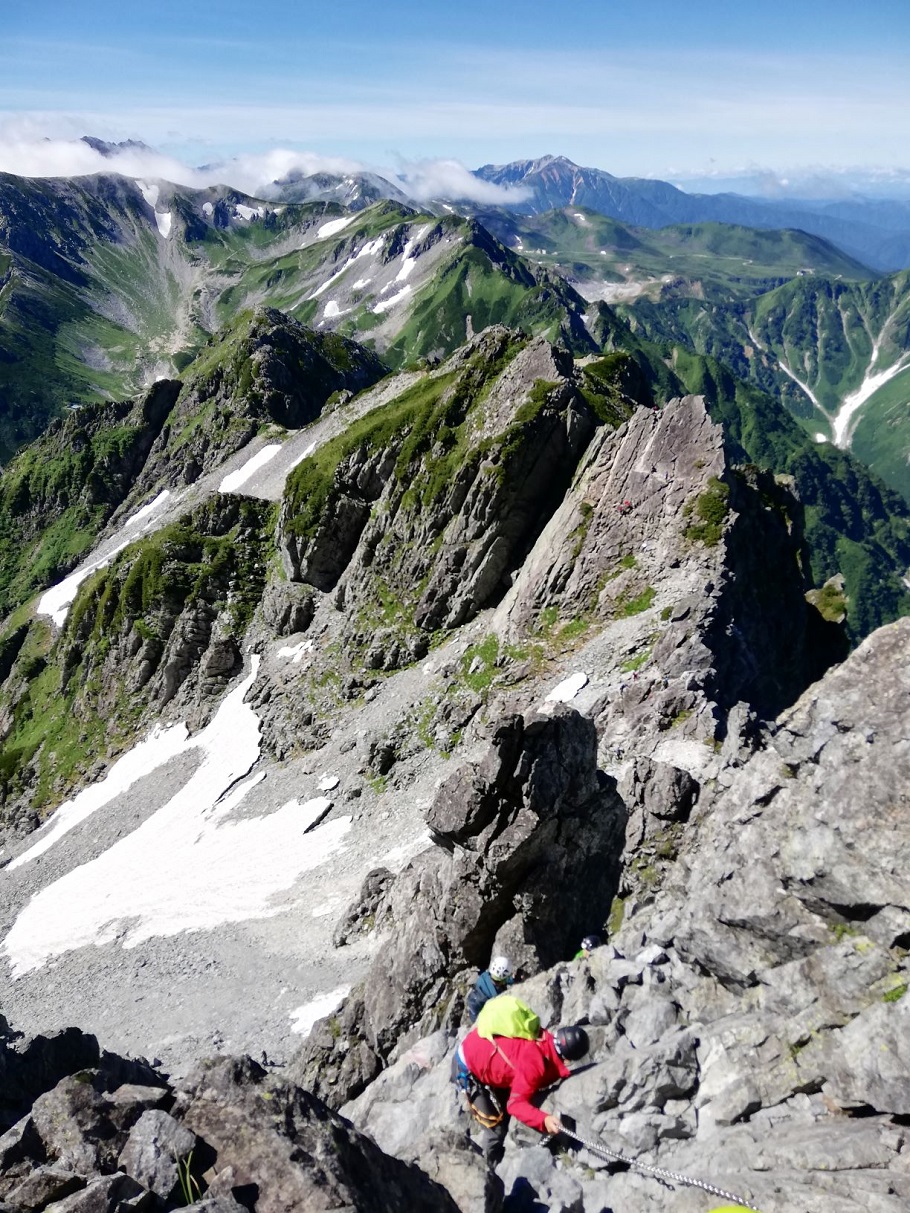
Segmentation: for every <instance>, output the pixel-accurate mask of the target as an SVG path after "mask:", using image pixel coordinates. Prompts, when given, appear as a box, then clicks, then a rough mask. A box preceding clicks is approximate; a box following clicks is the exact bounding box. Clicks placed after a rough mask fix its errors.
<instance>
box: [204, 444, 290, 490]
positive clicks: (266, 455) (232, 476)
mask: <svg viewBox="0 0 910 1213" xmlns="http://www.w3.org/2000/svg"><path fill="white" fill-rule="evenodd" d="M280 450H281V443H280V442H272V443H269V445H268V446H264V447H261V448H260V449H259V450H258V451H257V452H256V454H255V455H253V456H252V458H251V459H248V460H247V461H246V463H245V464H244V465H243V467H242V468H238V469H237V471H236V472H228V474H227V476H225V478H224V479H223V480H222V482H221V484H219V485H218V492H219V493H232V492H234V490H235V489H239V488H240V486H241V485H242V484H246V482H247V481H248V480H249V479H250V477H251V476H254V475H255V474H256V473H257V472H258V471H259V469H260V468H262V467H265V465H266V464H267V463H268V462H269V460H270V459H274V458H275V456H276V455H277V454H278V452H279V451H280Z"/></svg>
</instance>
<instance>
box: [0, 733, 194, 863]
mask: <svg viewBox="0 0 910 1213" xmlns="http://www.w3.org/2000/svg"><path fill="white" fill-rule="evenodd" d="M188 737H189V731H188V730H187V727H186V725H185V724H175V725H172V726H171V727H170V728H166V729H163V728H161V726H160V725H155V727H154V728H153V729H152V731H151V733H149V735H148V737H146V738H145V740H144V741H140V742H138V743H137V744H136V745H134V746H133V748H132V749H131V750H130V751H129V753H127V754H124V755H123V757H122V758H119V759H118V760H117V762H115V763H114V765H113V766H112V767H111V769H110V770H109V771H108V773H107V775H106V776H105V777H104V779H102V780H101V781H100V782H99V783H93V784H90V785H89V787H87V788H84V789H83V790H82V791H81V792H80V793H79V795H78V796H76V797H75V799H74V800H67V801H66V802H65V803H64V804H62V805H61V806H60V808H59V809H58V810H57V812H56V813H55V814H54V816H53V817H52V818H51V820H50V821H49V822H48V823H47V825H45V826H42V828H41V830H40V831H39V833H40V834H42V837H41V838H39V840H38V841H37V842H36V843H34V844H33V845H32V846H30V847H29V848H28V850H27V851H23V852H22V854H21V855H19V856H17V857H16V858H15V859H14V860H13V861H12V863H11V864H10V865H9V870H10V871H12V870H13V868H19V867H21V866H22V865H23V864H26V863H29V862H30V861H31V860H33V859H37V858H38V856H39V855H43V854H44V852H45V851H47V850H49V849H50V848H51V847H52V846H53V845H54V843H55V842H57V840H58V839H60V838H62V837H63V835H64V834H68V833H69V832H70V830H72V829H74V828H75V827H76V826H77V825H79V823H80V822H82V821H85V819H86V818H87V817H91V815H92V813H94V812H96V811H97V810H98V809H100V808H102V807H103V806H104V805H106V804H109V803H110V802H111V801H112V800H113V799H114V798H115V797H116V796H120V795H121V793H123V792H126V791H127V790H128V789H129V788H131V787H132V786H133V784H134V783H136V782H138V780H140V779H143V778H144V777H145V776H146V775H148V774H150V773H151V772H152V771H154V770H156V768H158V767H160V766H161V765H162V763H165V762H168V761H169V760H170V759H171V758H173V757H175V756H176V755H177V754H181V753H183V751H184V750H185V749H186V748H187V746H186V741H187V738H188Z"/></svg>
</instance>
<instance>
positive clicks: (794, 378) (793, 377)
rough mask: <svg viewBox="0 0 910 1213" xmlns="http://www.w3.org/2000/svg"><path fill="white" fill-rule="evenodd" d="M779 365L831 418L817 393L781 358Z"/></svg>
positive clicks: (821, 410) (817, 406)
mask: <svg viewBox="0 0 910 1213" xmlns="http://www.w3.org/2000/svg"><path fill="white" fill-rule="evenodd" d="M749 335H750V336H751V335H752V334H751V333H750V334H749ZM755 344H756V345H758V342H756V343H755ZM759 348H761V347H759ZM777 365H778V366H779V367H780V369H781V370H782V371H783V372H784V374H785V375H789V376H790V378H791V379H792V380H793V382H794V383H795V384H796V386H797V387H800V388H802V390H803V391H804V392H805V393H806V395H807V396H808V397H809V399H810V400H811V401H812V403H813V404H814V405H815V407H816V408H817V409H818V410H819V412H821V413H824V414H825V416H826V417H828V418H830V416H831V414H830V413H829V412H828V410H827V409H826V408H825V406H824V405H823V404H819V402H818V399H817V398H816V396H815V393H814V392H813V391H812V389H811V388H810V387H809V385H808V383H803V381H802V379H798V378H797V377H796V375H794V374H793V372H792V371H791V370H790V368H789V367H788V366H787V364H786V363H785V362H781V360H780V359H779V358H778V360H777Z"/></svg>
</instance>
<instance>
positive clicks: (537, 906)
mask: <svg viewBox="0 0 910 1213" xmlns="http://www.w3.org/2000/svg"><path fill="white" fill-rule="evenodd" d="M596 745H597V740H596V736H595V732H594V727H593V725H592V723H591V721H590V720H586V719H585V718H584V717H582V716H580V715H579V714H578V713H577V712H575V711H574V710H573V709H572V708H566V707H557V708H556V709H555V710H554V712H553V714H552V716H550V717H538V718H534V717H532V718H531V719H529V720H524V719H523V718H521V717H512V718H508V719H506V720H503V721H502V722H500V723H499V724H498V725H497V726H495V727H494V729H493V730H492V739H491V744H490V747H489V750H488V752H487V753H486V755H485V756H484V757H483V759H482V760H481V761H480V762H479V763H478V764H477V765H476V766H466V767H462V768H460V769H459V770H458V771H456V772H455V773H454V774H453V775H452V776H451V777H450V778H449V779H448V780H446V782H445V783H443V785H442V786H441V787H440V788H439V791H438V792H437V795H436V798H435V800H434V801H433V804H432V805H431V807H430V809H429V810H428V813H427V824H428V825H429V827H430V829H431V831H432V833H433V835H434V837H435V838H436V840H437V842H438V843H439V845H438V846H437V847H435V848H433V849H432V850H429V851H427V852H425V853H424V854H423V855H421V856H419V857H418V858H417V859H416V860H415V861H414V862H412V863H411V864H410V865H409V866H408V867H407V868H406V869H405V870H404V872H403V873H402V874H401V875H400V876H399V877H398V879H397V880H396V881H395V882H394V884H393V885H392V886H391V889H390V891H389V893H388V895H387V901H386V908H385V909H384V911H383V917H384V920H385V922H386V923H387V924H389V926H390V928H391V932H392V933H391V934H390V936H389V937H388V938H387V939H386V941H385V942H384V943H383V945H382V947H381V948H380V950H379V952H378V954H377V956H376V959H375V961H374V962H373V965H372V967H371V970H370V974H369V976H368V978H367V980H366V983H365V986H364V988H363V990H362V992H361V993H360V994H359V995H356V996H352V998H351V999H349V1000H348V1003H347V1005H346V1006H345V1008H344V1009H343V1011H342V1012H341V1014H340V1015H339V1017H338V1026H337V1028H336V1029H335V1030H333V1029H332V1028H331V1025H329V1024H328V1021H321V1023H320V1025H317V1028H316V1029H314V1031H313V1033H312V1034H311V1036H310V1038H309V1040H308V1041H307V1043H306V1044H305V1045H304V1047H303V1049H302V1050H301V1053H300V1055H299V1056H298V1058H297V1059H296V1061H295V1062H294V1063H293V1065H292V1067H291V1073H292V1074H293V1075H294V1076H295V1078H296V1079H297V1080H298V1081H300V1082H301V1083H302V1085H304V1086H306V1087H308V1088H310V1089H312V1090H314V1091H316V1092H317V1093H318V1094H319V1095H321V1096H322V1097H323V1098H325V1099H327V1100H328V1101H330V1102H333V1103H334V1104H336V1105H337V1103H340V1102H343V1101H344V1100H345V1099H348V1098H351V1097H352V1096H353V1095H356V1094H357V1093H358V1091H359V1090H361V1089H362V1087H363V1085H364V1083H365V1082H367V1081H369V1080H370V1079H371V1078H372V1077H374V1075H375V1073H376V1071H377V1070H378V1067H379V1065H380V1061H381V1059H385V1058H388V1057H389V1056H390V1055H391V1054H392V1053H393V1051H394V1050H396V1049H398V1050H400V1049H401V1048H402V1047H404V1046H405V1045H406V1043H407V1041H408V1040H409V1039H412V1038H413V1036H414V1035H415V1034H416V1035H419V1034H420V1032H421V1030H422V1029H423V1030H426V1029H428V1028H429V1027H432V1026H436V1025H439V1024H442V1023H450V1024H451V1023H454V1022H457V1019H458V1017H459V1016H460V1013H461V997H462V994H463V990H464V985H465V983H466V981H467V979H468V977H469V975H470V973H471V971H472V970H476V969H477V968H479V967H482V966H483V965H485V964H486V962H487V960H488V958H489V955H490V953H491V951H494V950H502V949H506V950H508V951H509V953H510V955H511V956H512V958H513V962H514V963H516V964H523V965H529V966H532V967H534V968H539V967H540V966H542V965H543V966H545V965H548V964H551V963H553V961H554V960H556V959H557V958H558V957H559V956H560V955H565V954H566V953H567V952H569V951H570V950H572V949H573V947H574V946H577V940H578V939H579V938H580V937H581V935H583V934H584V933H585V929H586V927H587V924H588V923H590V922H591V921H592V919H593V920H594V921H597V918H598V916H600V918H601V919H602V918H603V917H605V916H606V913H607V910H608V908H609V906H610V902H611V900H612V898H613V895H614V893H615V891H616V885H617V880H618V866H617V858H618V855H619V853H620V851H621V849H622V840H623V829H624V825H625V811H624V808H623V805H622V802H621V801H620V799H619V797H618V795H617V794H616V790H615V787H614V785H613V784H612V782H611V781H609V780H604V779H602V778H599V777H598V772H597V764H596ZM532 874H533V876H532ZM555 889H558V890H560V895H559V897H558V898H554V896H553V890H555ZM355 1059H356V1061H355ZM364 1065H365V1066H366V1068H364Z"/></svg>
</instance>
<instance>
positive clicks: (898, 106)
mask: <svg viewBox="0 0 910 1213" xmlns="http://www.w3.org/2000/svg"><path fill="white" fill-rule="evenodd" d="M0 43H2V45H3V48H4V54H3V64H4V67H3V74H2V77H0V142H2V140H3V139H4V138H6V139H7V140H9V139H10V138H15V139H22V138H24V137H29V138H30V137H34V136H35V135H39V134H42V133H51V134H58V135H66V134H68V135H71V136H72V135H78V134H81V133H83V132H89V133H94V134H99V135H101V136H103V137H105V138H127V137H132V138H140V139H144V140H145V141H147V142H148V143H150V144H153V145H154V146H155V147H157V148H160V149H162V150H163V151H166V152H168V153H169V154H171V155H173V156H176V157H179V158H181V159H185V160H188V161H189V162H190V163H200V162H203V161H205V160H212V159H216V158H218V157H221V156H225V155H231V154H235V153H237V152H261V151H265V150H267V149H270V148H276V147H286V148H292V149H297V150H306V151H310V152H314V153H317V154H319V155H335V156H343V157H349V158H352V159H355V160H357V161H359V162H362V163H366V164H371V165H374V166H377V167H383V166H390V165H394V164H396V163H397V162H400V161H413V160H419V159H424V158H433V157H440V156H442V157H453V158H457V159H460V160H462V161H463V162H465V163H466V164H468V165H471V166H475V165H477V164H481V163H485V162H489V161H494V162H498V161H503V160H511V159H517V158H520V157H531V156H538V155H541V154H543V153H545V152H559V153H563V154H565V155H568V156H569V157H571V158H572V159H574V160H576V161H579V162H581V163H584V164H593V165H596V166H598V167H601V168H605V169H608V170H609V171H611V172H614V173H617V174H620V175H634V174H638V175H643V176H661V177H670V178H679V177H681V176H685V175H687V174H705V173H708V172H721V173H722V172H728V171H733V170H737V169H741V168H744V167H747V166H760V167H762V168H765V167H766V168H770V169H774V170H777V171H779V172H782V171H786V170H790V169H793V168H795V167H799V166H805V165H822V166H834V167H847V166H858V165H867V166H868V165H876V166H883V167H900V168H907V167H910V164H908V161H910V152H908V149H910V72H908V70H907V65H908V51H910V0H866V2H865V3H862V4H860V3H858V2H856V3H849V4H848V3H845V2H843V0H825V2H822V0H789V2H787V3H785V2H782V0H761V3H756V4H753V5H748V6H747V5H740V4H736V3H735V2H733V0H724V2H723V3H721V2H719V0H717V2H715V0H695V2H692V0H690V2H688V3H687V2H686V0H649V3H647V4H635V3H633V2H631V0H623V3H615V2H614V0H600V2H599V3H594V2H590V0H578V2H576V3H574V4H572V5H561V4H559V3H556V2H550V3H541V2H538V0H531V2H529V3H524V4H520V5H518V4H509V3H500V4H498V5H495V4H491V3H489V2H488V0H487V2H485V3H481V2H479V0H462V2H461V3H459V4H457V5H456V4H445V5H443V4H440V3H436V2H435V0H424V2H423V3H416V2H413V0H385V3H382V4H377V3H365V2H364V0H322V2H321V3H311V2H310V0H297V2H296V3H295V0H282V2H280V3H278V2H276V0H248V2H246V3H243V4H240V3H237V2H236V0H221V2H219V3H214V2H212V0H183V2H182V3H177V2H176V0H155V2H153V3H148V2H146V3H142V4H139V3H135V2H133V0H119V2H116V3H115V2H114V0H92V3H81V4H80V3H73V2H72V0H67V2H63V0H29V2H28V3H27V4H25V3H10V2H9V0H6V2H4V0H0ZM3 167H9V164H8V160H7V161H4V162H3Z"/></svg>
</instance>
